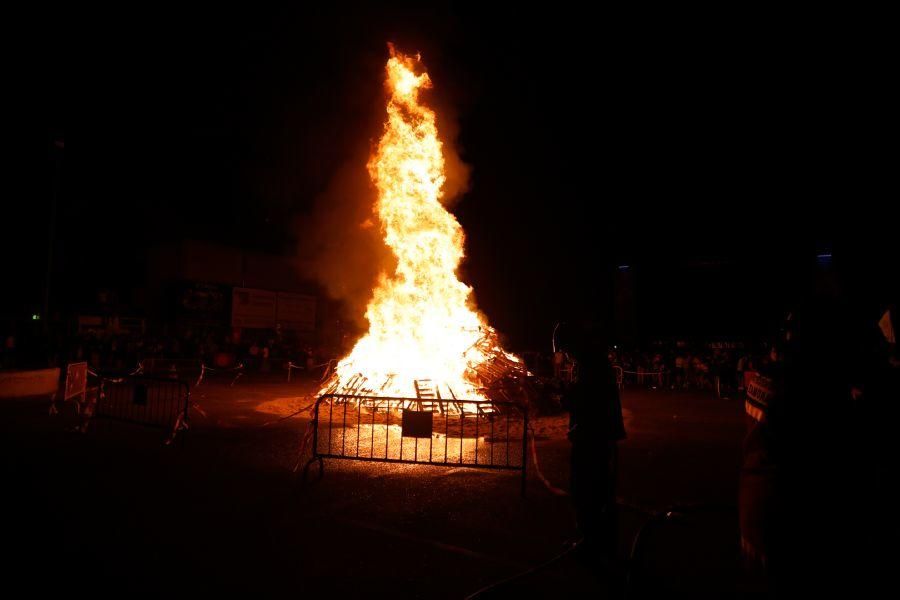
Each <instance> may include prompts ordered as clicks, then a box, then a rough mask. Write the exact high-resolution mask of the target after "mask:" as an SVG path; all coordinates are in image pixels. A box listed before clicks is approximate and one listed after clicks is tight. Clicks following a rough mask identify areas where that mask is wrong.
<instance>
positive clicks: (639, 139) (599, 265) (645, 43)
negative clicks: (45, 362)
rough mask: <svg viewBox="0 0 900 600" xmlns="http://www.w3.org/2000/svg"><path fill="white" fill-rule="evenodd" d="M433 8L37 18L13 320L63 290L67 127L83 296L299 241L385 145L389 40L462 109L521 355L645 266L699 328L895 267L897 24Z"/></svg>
mask: <svg viewBox="0 0 900 600" xmlns="http://www.w3.org/2000/svg"><path fill="white" fill-rule="evenodd" d="M379 4H381V3H379ZM420 4H421V5H422V6H418V7H416V6H415V5H409V6H398V5H390V7H382V6H379V7H360V6H357V5H354V4H344V3H337V4H331V5H329V7H328V8H321V7H314V8H311V7H293V8H290V9H280V10H278V11H270V10H266V9H263V8H261V7H257V6H255V5H252V6H247V7H243V8H226V7H224V5H220V6H217V7H215V8H214V9H207V10H201V9H185V8H184V7H179V8H178V10H172V11H169V10H164V9H161V8H158V7H148V8H145V9H126V10H125V11H124V12H118V13H109V14H103V15H92V16H90V17H88V16H85V15H74V16H69V17H67V18H66V19H59V20H57V19H54V18H53V17H52V16H48V15H46V14H45V15H38V16H31V17H29V18H28V20H29V23H28V25H29V27H30V29H28V31H29V34H28V36H27V37H28V40H27V44H26V45H25V46H24V47H23V53H22V56H23V60H22V61H21V64H20V68H21V71H22V75H23V81H24V83H23V86H22V88H23V89H25V90H27V92H28V94H26V96H27V100H26V101H25V106H24V107H23V108H22V110H21V114H20V115H17V117H21V118H18V119H17V120H18V121H19V123H21V125H22V127H21V129H22V132H23V134H24V135H23V138H22V142H21V144H19V146H18V148H17V149H16V154H17V155H18V157H17V158H18V159H19V160H21V168H20V169H18V171H19V175H21V176H22V178H23V180H24V185H23V187H22V192H20V193H18V194H16V195H15V198H16V199H15V200H14V199H12V198H13V195H11V196H10V197H9V198H10V199H9V200H7V201H5V203H7V202H8V203H9V204H10V205H11V206H10V207H9V210H7V214H8V215H10V217H9V219H8V220H6V222H5V223H4V230H5V232H6V235H5V238H6V240H7V241H11V242H12V243H11V244H10V247H11V248H12V249H11V250H8V251H7V252H8V255H10V256H11V255H12V254H11V253H12V252H15V256H17V257H23V258H22V259H21V260H16V261H15V263H16V264H15V265H13V268H12V271H11V272H12V274H13V276H14V280H15V281H17V282H20V283H17V284H16V286H17V287H18V288H20V289H19V292H20V293H21V297H18V296H16V297H14V298H10V297H8V298H7V300H5V301H4V302H5V304H4V310H5V311H6V312H9V311H10V310H11V309H10V308H9V306H13V305H16V306H18V305H19V304H21V301H26V302H33V301H34V298H35V290H36V291H37V296H39V293H40V292H39V290H40V285H41V282H42V279H41V278H42V274H41V273H42V269H43V268H44V267H43V265H45V261H46V245H47V244H46V240H47V230H46V222H47V218H46V216H47V212H48V208H47V207H48V206H49V198H50V195H51V189H52V185H53V176H52V173H53V164H54V161H55V160H56V159H57V158H58V154H59V153H58V152H55V151H51V150H48V148H49V147H50V142H51V140H53V139H55V138H56V137H59V136H62V135H66V134H67V135H68V138H67V139H66V150H65V153H66V155H65V158H64V160H63V164H64V167H63V168H62V169H61V171H60V172H61V175H60V179H59V181H60V188H61V191H60V196H59V211H58V216H59V227H58V241H57V244H58V248H59V252H58V253H59V254H61V258H60V261H59V262H58V265H57V267H58V268H59V269H63V270H64V271H65V273H64V279H63V280H64V281H65V282H67V283H66V284H65V285H75V284H74V283H73V282H74V281H84V282H85V284H84V285H85V287H86V288H90V287H91V285H94V284H97V283H104V282H116V283H119V282H126V281H128V280H129V277H131V278H136V277H139V273H140V267H141V265H142V260H141V258H142V256H143V251H144V250H145V249H146V248H147V247H148V246H149V245H152V244H154V243H157V242H159V241H161V240H165V239H179V238H185V237H190V238H202V239H214V240H221V241H226V242H228V243H231V244H237V245H241V246H244V247H248V248H258V249H263V250H268V251H274V252H281V253H288V254H289V253H293V252H295V251H296V247H297V241H296V237H297V221H298V219H299V220H302V219H303V218H304V215H308V214H309V213H310V211H312V210H313V206H314V201H315V199H316V198H317V197H318V196H320V195H321V194H322V193H323V192H324V191H325V190H326V189H327V188H328V186H329V183H330V182H331V181H332V179H333V178H334V177H335V173H336V172H337V171H338V169H339V168H340V167H341V165H343V164H345V163H346V161H347V160H348V158H349V157H351V156H352V155H353V153H354V152H356V151H357V149H358V148H359V147H360V144H361V143H368V140H371V139H372V138H373V137H374V136H376V135H377V127H378V123H379V119H380V114H381V111H383V97H382V91H381V79H382V68H383V63H384V60H385V59H386V56H387V48H386V42H387V41H393V42H394V43H396V44H397V46H398V47H399V48H401V49H403V50H407V51H420V52H421V53H422V56H423V60H424V62H425V64H426V65H427V66H428V69H429V72H430V74H431V76H432V79H433V80H434V82H435V92H434V101H435V103H436V104H437V105H438V108H440V107H442V106H443V107H446V108H447V109H448V110H450V111H451V112H452V114H453V116H454V117H455V119H454V120H455V121H456V124H457V125H458V129H459V139H458V146H459V150H460V153H461V155H462V158H463V160H465V161H466V162H467V163H468V164H469V165H470V166H471V169H472V172H471V180H470V190H469V192H468V193H467V194H466V195H465V196H464V197H463V198H462V200H461V201H460V202H459V203H458V204H457V205H456V206H455V208H454V212H455V213H456V214H457V215H458V217H459V219H460V221H461V222H462V224H463V226H464V228H465V230H466V232H467V236H468V244H467V252H468V255H469V260H468V262H467V264H466V265H465V267H464V270H463V274H464V277H465V278H466V279H467V280H468V281H469V282H471V283H472V284H473V285H474V286H475V288H476V292H477V297H478V301H479V305H480V306H481V307H482V308H483V309H484V310H485V311H486V312H487V313H488V315H489V316H490V318H491V320H492V322H494V323H495V324H496V325H497V326H498V328H499V329H501V330H503V331H508V332H511V333H510V335H512V336H513V337H514V338H518V339H520V340H523V341H529V340H531V339H532V338H533V335H532V334H531V333H528V332H529V331H530V330H532V329H535V330H540V331H543V328H544V327H545V326H546V324H547V323H549V322H552V320H553V319H555V318H557V317H558V316H561V315H564V314H565V313H566V312H567V311H568V310H569V308H570V307H572V306H581V305H584V304H585V303H587V304H591V303H592V302H594V300H593V298H603V297H605V295H607V292H608V288H609V285H610V284H609V281H610V278H609V276H608V273H609V272H610V269H613V270H614V267H615V266H616V265H619V264H630V265H633V267H634V269H635V270H634V274H635V277H637V278H639V281H640V283H639V284H638V285H639V293H640V298H641V300H640V302H641V310H642V311H643V312H644V313H645V315H648V316H647V318H646V321H647V322H649V323H654V325H653V327H654V328H656V329H658V330H659V332H669V331H671V332H673V333H677V332H678V331H677V330H678V329H679V324H678V321H679V319H678V318H677V316H671V315H672V314H674V315H678V314H686V313H685V311H687V312H690V311H694V312H695V313H697V314H698V315H703V314H705V315H707V316H708V318H706V319H704V318H699V317H698V318H699V321H698V322H697V323H695V324H693V325H691V327H696V328H697V330H698V331H700V330H709V329H713V330H714V329H716V328H721V329H723V330H732V331H738V330H741V329H747V328H748V327H754V326H755V322H754V319H753V318H749V317H748V318H747V319H742V318H738V319H737V320H735V319H734V318H733V315H734V314H735V313H740V314H746V313H748V312H753V303H755V302H757V301H766V300H765V298H766V297H767V296H762V295H761V296H759V297H758V298H757V297H756V296H749V297H748V296H746V295H745V294H743V291H742V290H743V286H744V285H745V281H746V279H747V277H748V276H750V275H752V276H754V277H762V278H763V280H764V281H763V283H762V287H763V288H764V289H772V290H780V289H781V288H784V287H785V286H788V285H789V284H790V283H791V282H793V281H796V280H797V278H798V275H797V273H798V271H797V269H802V268H804V267H803V265H807V266H808V265H810V264H812V263H813V262H814V258H815V255H816V254H817V253H821V252H825V251H835V252H839V251H843V249H844V248H853V249H854V252H855V253H856V255H857V256H859V255H864V260H866V261H868V260H877V261H880V262H878V264H877V269H878V270H881V272H884V270H885V269H887V270H889V271H892V272H893V273H894V275H896V272H897V270H896V267H895V263H894V262H893V256H892V255H891V256H890V257H888V256H886V254H885V253H886V252H887V250H886V248H888V247H889V244H885V243H882V242H878V243H874V244H873V240H874V241H878V240H885V239H890V237H891V236H893V235H894V234H895V232H896V218H895V217H893V218H884V217H879V216H878V215H879V213H878V211H879V210H883V208H880V207H884V206H885V205H887V204H890V203H892V202H895V201H894V198H895V197H896V190H895V188H896V185H892V182H891V181H890V180H889V178H888V177H887V173H889V172H890V171H889V161H890V160H891V159H892V158H893V153H892V152H890V151H889V149H890V148H892V147H893V145H894V140H895V139H896V136H895V135H894V134H895V132H896V123H895V117H893V116H890V117H888V115H889V112H888V110H887V109H888V107H889V106H890V107H893V106H896V102H895V100H896V98H895V97H894V92H893V90H892V85H891V83H892V82H891V77H890V76H889V74H890V73H891V72H892V71H890V70H886V68H887V67H886V63H887V57H888V56H889V55H890V52H889V50H890V47H889V39H888V38H886V37H882V36H881V34H880V33H879V32H878V31H877V29H876V28H874V27H872V23H873V21H872V19H873V18H874V17H873V16H868V17H866V18H862V19H856V18H850V17H849V16H848V15H829V14H816V13H804V14H797V15H789V14H786V13H778V14H757V15H749V14H702V15H701V14H656V13H649V12H647V13H644V14H633V15H627V16H625V15H618V14H595V13H594V12H593V11H588V9H586V8H584V7H581V6H580V5H577V4H575V5H572V6H569V7H566V6H564V5H562V4H560V3H554V4H552V5H545V6H538V7H528V6H525V5H524V4H521V5H513V7H510V8H509V9H507V10H498V9H496V8H495V9H491V10H487V9H485V8H484V7H482V6H480V5H479V4H472V5H463V4H449V3H438V4H437V5H434V4H433V3H427V4H428V6H427V7H426V6H424V5H425V4H426V3H420ZM385 6H387V5H385ZM876 20H877V19H876ZM32 30H33V32H32ZM373 124H374V129H373ZM15 164H17V165H19V164H20V163H19V162H16V163H15ZM863 242H865V244H863ZM861 245H863V246H865V252H862V251H859V248H860V247H861ZM872 264H874V263H872ZM710 265H713V266H710ZM873 269H875V267H874V266H873ZM73 273H77V275H72V274H73ZM684 282H691V285H687V286H686V285H683V284H684ZM591 289H593V292H589V290H591ZM776 295H777V294H776ZM748 298H751V300H752V301H751V300H748ZM598 302H599V300H598ZM768 302H769V304H768V305H767V307H766V310H765V311H762V313H765V314H766V315H768V314H769V313H770V312H772V311H773V310H775V309H774V308H773V307H775V306H776V305H777V304H778V302H775V301H768ZM7 305H9V306H7ZM682 309H683V310H682ZM766 311H768V312H766ZM762 313H760V314H762ZM661 314H665V315H670V316H668V317H664V318H662V317H660V318H657V321H658V322H655V321H654V318H653V317H652V316H651V315H661ZM729 315H732V316H729ZM766 318H768V317H766ZM536 323H539V326H538V325H536ZM534 335H537V334H534ZM541 335H542V334H541Z"/></svg>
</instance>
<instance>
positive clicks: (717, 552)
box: [0, 379, 743, 598]
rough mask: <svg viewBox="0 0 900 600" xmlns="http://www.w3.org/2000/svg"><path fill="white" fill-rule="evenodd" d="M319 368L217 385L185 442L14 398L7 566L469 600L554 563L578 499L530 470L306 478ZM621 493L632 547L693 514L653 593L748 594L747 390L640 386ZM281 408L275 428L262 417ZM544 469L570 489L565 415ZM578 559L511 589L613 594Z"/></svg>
mask: <svg viewBox="0 0 900 600" xmlns="http://www.w3.org/2000/svg"><path fill="white" fill-rule="evenodd" d="M310 387H311V386H310V385H309V384H308V383H304V382H302V381H300V382H294V383H291V384H287V383H283V382H281V383H275V382H271V381H270V382H265V381H252V380H250V381H248V380H246V379H242V380H239V381H238V383H237V384H236V385H235V386H234V387H228V386H227V384H223V383H218V382H204V383H203V385H201V386H200V387H199V388H196V389H195V390H194V392H193V399H194V400H195V401H196V403H197V404H198V405H199V407H200V408H201V409H202V410H203V412H204V413H205V416H203V415H201V414H200V413H199V412H197V411H193V412H192V428H191V431H190V432H189V433H188V434H187V435H186V436H185V437H184V439H183V444H180V445H179V444H176V445H175V446H164V445H162V444H161V443H159V437H158V436H157V435H156V434H149V433H147V432H144V431H141V430H139V429H132V428H131V427H129V426H122V425H120V426H109V427H102V428H98V429H97V430H95V431H92V432H89V433H88V434H86V435H83V434H79V433H75V432H72V431H69V430H68V428H69V427H70V426H71V425H72V423H73V418H72V416H71V414H68V412H67V411H64V414H63V415H61V416H59V417H55V418H50V417H48V416H47V414H46V405H45V403H43V402H40V401H15V402H12V401H3V403H0V428H2V451H3V460H2V464H3V472H2V476H3V482H4V485H3V490H4V491H3V497H4V503H5V504H7V505H8V508H7V510H6V511H4V515H6V518H7V526H6V527H5V528H4V529H6V534H5V536H4V537H5V539H6V542H7V543H6V544H5V545H6V547H7V548H9V549H11V550H12V552H11V553H10V555H9V556H10V558H7V559H6V560H5V561H4V562H5V570H6V569H8V573H7V575H6V576H5V577H9V576H10V575H11V576H12V577H13V579H21V580H23V581H25V582H27V583H28V586H29V589H30V590H31V591H32V593H40V592H48V591H58V590H83V591H85V592H89V593H91V594H92V595H97V594H99V595H106V594H108V593H109V594H113V593H116V594H118V593H128V594H135V593H136V594H138V595H151V596H158V595H162V594H166V595H172V594H175V595H182V594H184V595H186V594H192V595H193V594H196V593H203V594H212V593H222V592H225V593H230V594H236V593H241V594H244V593H253V594H257V595H262V596H284V595H286V594H304V593H312V592H324V593H328V594H329V595H332V596H335V595H336V596H335V597H358V596H360V595H362V594H368V595H370V596H372V597H382V596H388V595H389V596H391V597H394V598H404V597H419V598H462V597H464V596H465V595H467V594H468V593H471V592H473V591H475V590H477V589H479V588H481V587H482V586H485V585H487V584H489V583H490V582H493V581H496V580H498V579H502V578H505V577H508V576H510V575H513V574H515V573H518V572H520V571H522V570H525V569H527V568H529V567H531V566H533V565H536V564H539V563H542V562H544V561H546V560H547V559H549V558H551V557H553V556H554V555H556V554H557V553H558V552H559V551H560V550H561V549H562V548H563V545H564V543H565V541H566V540H568V539H572V537H573V536H574V535H575V532H574V525H573V519H572V513H571V511H570V509H569V503H568V499H567V498H565V497H559V496H555V495H553V494H550V493H549V492H548V491H547V490H546V489H545V488H544V487H543V485H542V484H541V483H540V481H539V480H538V479H537V478H536V477H535V476H534V472H533V470H532V474H531V477H530V478H529V481H528V493H527V496H526V498H524V499H522V498H521V497H520V496H519V487H518V480H517V475H516V474H514V473H497V472H487V471H480V470H472V469H459V468H450V469H448V468H439V467H425V466H418V465H410V466H408V465H397V466H394V465H384V464H369V463H353V462H348V461H330V462H328V463H327V464H326V471H325V476H324V478H323V479H322V481H320V482H318V483H314V484H311V485H306V486H302V485H300V484H299V481H298V478H297V476H296V475H295V474H294V473H293V472H292V468H293V467H294V465H295V464H296V462H297V458H298V456H297V454H298V449H299V445H300V438H301V436H302V432H303V431H304V430H305V428H306V425H307V422H308V421H307V420H306V418H290V419H286V420H282V421H276V422H274V423H273V422H272V421H273V420H276V419H278V418H279V417H280V416H284V415H287V414H290V413H291V412H293V411H294V410H296V409H297V408H300V407H302V406H304V405H305V404H306V403H307V402H308V401H307V400H306V399H305V397H304V396H305V394H306V393H308V392H309V391H310ZM624 406H625V409H626V427H627V430H628V436H629V437H628V440H627V441H626V442H625V443H623V444H622V448H621V457H620V483H619V496H620V498H621V501H622V504H623V508H622V512H621V515H622V518H621V522H622V527H621V529H622V551H621V552H622V554H623V556H624V555H626V554H627V553H628V551H629V550H630V544H631V542H632V540H633V538H634V536H635V534H636V533H637V531H638V530H639V529H640V528H641V526H642V525H643V524H644V523H646V522H647V520H648V515H647V513H646V512H645V511H646V510H661V509H663V508H665V507H668V506H671V505H689V506H694V507H700V508H697V509H696V512H691V513H688V514H685V515H684V516H683V517H678V516H677V515H675V516H674V517H673V518H672V519H661V520H659V526H654V527H652V528H648V529H645V536H644V542H645V543H644V544H643V548H644V549H645V552H644V554H643V558H642V560H641V563H640V567H641V569H640V574H641V578H640V580H639V581H640V582H643V583H644V585H645V586H650V587H649V588H646V589H648V590H649V591H648V595H656V594H657V593H660V592H662V590H667V591H684V592H690V593H691V594H692V595H694V596H704V595H706V596H709V597H715V596H721V595H733V593H734V585H735V581H736V577H735V575H736V572H735V567H736V539H737V538H736V535H737V532H736V521H735V519H736V514H735V512H734V505H735V497H736V484H737V468H738V464H739V459H740V442H741V437H742V431H743V425H742V420H741V409H740V406H739V404H738V403H737V402H734V401H724V400H715V399H713V398H710V397H707V396H705V395H698V394H690V393H672V392H657V391H644V390H629V391H626V393H625V396H624ZM266 423H269V424H268V425H266ZM536 429H537V433H538V438H539V441H538V454H539V457H540V462H541V466H542V469H543V472H544V474H545V475H546V477H547V478H548V479H549V480H551V481H552V482H553V483H554V484H555V485H558V486H560V487H563V488H565V487H566V486H567V482H568V469H567V460H568V443H567V442H566V441H565V439H564V437H563V431H564V427H563V417H556V418H544V419H541V420H539V421H538V422H537V423H536ZM606 583H607V578H606V577H605V576H604V575H602V574H601V575H599V576H596V575H595V574H591V573H589V572H588V571H586V570H585V569H584V568H582V567H580V566H579V565H578V564H576V562H575V561H574V560H572V559H571V558H564V559H562V560H560V561H557V562H556V563H554V564H552V565H551V566H549V567H547V568H545V569H542V570H540V571H539V572H537V573H535V574H533V575H530V576H528V577H525V578H523V579H521V580H518V581H516V582H514V583H513V584H511V585H509V586H507V587H505V588H503V591H504V592H506V593H507V594H508V595H518V597H549V596H560V595H570V596H574V597H582V596H591V597H597V595H598V594H599V595H603V593H604V589H605V586H606Z"/></svg>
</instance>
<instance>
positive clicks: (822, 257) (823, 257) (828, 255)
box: [816, 252, 831, 260]
mask: <svg viewBox="0 0 900 600" xmlns="http://www.w3.org/2000/svg"><path fill="white" fill-rule="evenodd" d="M816 258H818V259H819V260H830V259H831V252H828V253H826V254H817V255H816Z"/></svg>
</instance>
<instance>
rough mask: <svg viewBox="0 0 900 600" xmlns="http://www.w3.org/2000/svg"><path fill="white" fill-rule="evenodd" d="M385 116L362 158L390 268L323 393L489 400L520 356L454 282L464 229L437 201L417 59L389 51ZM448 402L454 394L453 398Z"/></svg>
mask: <svg viewBox="0 0 900 600" xmlns="http://www.w3.org/2000/svg"><path fill="white" fill-rule="evenodd" d="M386 83H387V87H388V91H389V94H390V98H389V100H388V103H387V122H386V123H385V127H384V133H383V135H382V137H381V140H380V141H379V144H378V147H377V148H376V150H375V152H374V154H373V156H372V157H371V159H370V160H369V164H368V169H369V175H370V177H371V178H372V181H373V183H374V184H375V187H376V189H377V190H378V200H377V201H376V204H375V210H376V213H377V215H378V218H379V221H380V226H381V231H382V234H383V236H384V240H385V243H386V244H387V245H388V246H389V247H390V248H391V250H392V251H393V253H394V255H395V256H396V258H397V267H396V270H395V271H394V272H393V273H391V274H388V273H384V274H382V276H381V278H380V281H379V283H378V285H377V287H376V288H375V290H374V293H373V297H372V299H371V301H370V302H369V305H368V308H367V310H366V318H367V320H368V322H369V331H368V333H366V335H365V336H363V337H362V338H361V339H360V340H359V341H358V342H357V343H356V346H355V347H354V348H353V350H352V351H351V352H350V354H348V355H347V356H346V357H344V358H343V359H342V360H340V361H339V362H338V364H337V366H336V368H335V370H334V372H333V373H332V374H331V377H330V378H329V379H328V380H327V381H326V382H325V384H324V386H323V387H322V389H321V390H320V394H326V393H337V394H346V395H353V396H380V397H400V398H404V397H405V398H416V399H418V400H419V401H422V402H426V403H429V404H428V405H429V406H431V405H433V403H437V404H436V405H437V406H443V403H442V401H453V400H458V399H471V400H486V399H489V398H490V397H491V396H492V395H494V394H493V393H492V390H500V388H501V387H502V386H503V382H504V381H509V380H511V379H513V380H515V379H521V378H523V377H524V376H525V375H526V374H527V373H526V371H525V366H524V363H523V362H522V361H521V360H520V359H519V358H518V357H516V356H514V355H512V354H510V353H508V352H506V351H504V350H503V348H502V347H501V345H500V342H499V340H498V337H497V334H496V332H495V331H494V329H493V328H491V327H490V325H488V324H487V322H486V320H485V318H484V316H483V315H482V314H481V313H479V312H478V311H477V310H476V309H475V308H474V306H473V302H472V298H471V293H472V289H471V288H470V287H469V286H467V285H465V284H464V283H462V282H461V281H459V279H457V276H456V270H457V268H458V267H459V263H460V261H461V260H462V258H463V255H464V251H463V245H464V241H465V235H464V233H463V230H462V227H461V226H460V224H459V222H458V221H457V220H456V218H455V217H454V216H453V215H452V214H450V213H449V212H448V211H447V210H446V208H445V207H444V206H443V205H442V204H441V199H442V198H443V190H442V188H443V185H444V182H445V169H444V156H443V153H442V149H441V148H442V144H441V141H440V139H439V138H438V132H437V127H436V124H435V122H436V117H435V113H434V111H433V110H431V109H430V108H428V107H427V106H425V105H424V104H422V103H421V102H420V99H419V93H420V91H421V90H424V89H428V88H430V87H431V80H430V78H429V77H428V74H427V73H426V72H424V71H423V69H422V64H421V62H420V59H419V57H412V56H407V55H404V54H401V53H399V52H396V51H394V49H393V47H391V57H390V59H389V60H388V62H387V82H386ZM451 404H452V402H451Z"/></svg>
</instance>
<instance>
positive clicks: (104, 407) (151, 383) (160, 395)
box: [88, 375, 191, 444]
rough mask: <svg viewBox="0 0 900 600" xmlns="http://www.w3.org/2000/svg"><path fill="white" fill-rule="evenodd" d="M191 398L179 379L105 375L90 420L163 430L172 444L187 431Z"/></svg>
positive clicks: (184, 383) (189, 392)
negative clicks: (180, 433) (104, 420)
mask: <svg viewBox="0 0 900 600" xmlns="http://www.w3.org/2000/svg"><path fill="white" fill-rule="evenodd" d="M190 397H191V391H190V386H189V385H188V384H187V382H184V381H180V380H177V379H167V378H160V377H148V376H143V375H126V376H123V377H107V376H103V377H101V379H100V385H99V393H98V394H97V402H96V405H95V406H94V407H93V414H89V415H88V417H89V418H91V419H93V420H97V419H107V420H110V421H118V422H121V423H130V424H133V425H141V426H144V427H149V428H155V429H161V430H163V431H165V432H166V433H167V436H166V443H167V444H168V443H171V442H172V440H174V439H175V436H176V435H177V434H178V433H179V432H180V431H182V430H184V429H186V428H187V424H188V407H189V405H190Z"/></svg>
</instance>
